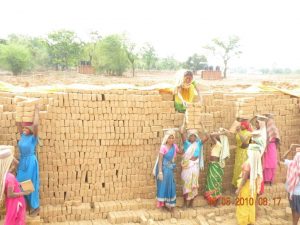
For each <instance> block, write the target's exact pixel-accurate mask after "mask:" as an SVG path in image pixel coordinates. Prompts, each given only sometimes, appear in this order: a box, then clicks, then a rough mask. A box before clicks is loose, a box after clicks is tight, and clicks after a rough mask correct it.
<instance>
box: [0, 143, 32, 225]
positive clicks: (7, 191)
mask: <svg viewBox="0 0 300 225" xmlns="http://www.w3.org/2000/svg"><path fill="white" fill-rule="evenodd" d="M13 160H14V156H13V147H11V146H1V148H0V176H1V178H0V179H1V183H0V200H2V197H3V195H4V196H5V208H6V215H5V219H4V225H25V217H26V203H25V199H24V195H27V194H29V193H28V192H23V191H21V189H20V184H19V183H18V181H17V179H16V177H15V175H14V174H13V172H14V164H13Z"/></svg>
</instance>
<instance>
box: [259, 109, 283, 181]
mask: <svg viewBox="0 0 300 225" xmlns="http://www.w3.org/2000/svg"><path fill="white" fill-rule="evenodd" d="M267 116H268V120H267V149H266V151H265V154H264V155H263V169H264V182H265V183H266V184H269V185H272V182H273V181H274V177H275V172H276V168H277V164H278V159H277V151H278V149H279V145H280V137H279V131H278V128H277V127H276V125H275V121H274V119H273V117H272V115H270V114H267Z"/></svg>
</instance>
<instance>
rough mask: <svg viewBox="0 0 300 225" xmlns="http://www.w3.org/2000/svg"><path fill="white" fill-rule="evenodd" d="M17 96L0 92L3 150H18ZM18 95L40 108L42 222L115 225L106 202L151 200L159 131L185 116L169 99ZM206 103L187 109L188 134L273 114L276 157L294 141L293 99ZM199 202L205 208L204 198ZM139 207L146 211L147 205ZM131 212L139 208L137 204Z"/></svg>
mask: <svg viewBox="0 0 300 225" xmlns="http://www.w3.org/2000/svg"><path fill="white" fill-rule="evenodd" d="M18 95H20V93H18ZM15 96H16V94H15V93H8V92H2V93H0V105H2V106H0V144H5V145H14V146H16V145H17V140H18V139H19V135H18V134H17V129H16V126H15V116H16V102H15V100H14V99H15ZM22 96H26V97H34V98H39V104H41V105H42V107H41V110H42V111H41V112H40V127H39V138H40V145H39V147H38V151H37V152H38V159H39V165H40V179H41V187H40V196H41V218H42V219H43V220H44V221H45V222H48V221H52V222H56V221H70V220H90V219H107V218H109V220H111V221H114V220H115V217H116V216H115V215H114V214H109V213H108V212H109V211H107V210H108V208H107V207H108V205H109V204H113V205H112V209H113V210H115V211H118V209H120V210H121V209H123V208H124V207H125V206H124V204H125V205H126V207H129V206H130V204H131V203H130V201H129V200H131V201H135V199H142V202H143V201H144V199H150V200H149V201H151V202H154V201H153V199H154V198H155V192H156V186H155V181H154V179H153V177H152V174H151V172H152V168H153V165H154V161H155V159H156V155H157V152H158V149H159V146H160V143H161V138H162V136H163V131H162V130H163V128H168V127H179V126H180V125H181V124H182V121H183V114H180V113H176V112H175V110H174V107H173V106H174V102H173V101H172V100H171V99H172V96H171V95H169V94H159V91H156V90H152V91H141V90H104V89H101V88H100V87H99V89H95V88H93V89H72V88H68V87H66V88H65V90H64V91H63V92H58V93H30V92H28V93H22ZM203 98H204V104H203V106H200V105H198V103H195V104H191V105H189V107H188V121H187V122H188V124H187V125H188V127H189V128H197V129H199V131H201V126H200V121H201V122H202V123H203V124H204V126H205V127H206V129H208V131H215V130H217V129H218V128H219V127H225V128H229V127H230V126H231V124H232V122H233V121H234V119H235V117H236V116H248V117H249V116H253V115H255V114H257V113H259V114H262V113H268V112H271V113H274V114H275V120H276V124H277V126H278V128H279V130H280V134H281V138H282V146H281V154H282V153H283V152H284V151H286V150H287V148H288V147H289V145H290V144H291V143H297V142H299V141H298V140H299V137H300V130H299V125H300V116H299V115H300V114H299V107H298V99H297V98H294V97H291V96H289V95H284V94H278V93H274V94H251V95H250V94H227V93H213V94H207V95H204V96H203ZM177 141H178V142H179V138H177ZM179 144H180V143H179ZM230 145H231V146H234V145H235V140H234V136H232V137H230ZM211 146H212V143H211V142H208V143H207V144H205V146H204V157H205V170H204V171H201V172H200V178H199V179H200V193H203V187H204V184H205V177H206V172H207V164H208V158H209V153H210V149H211ZM234 150H235V149H234V147H233V148H232V149H231V157H230V159H229V160H228V161H227V162H226V167H225V175H224V184H223V186H224V191H225V192H228V191H229V190H230V188H231V178H232V172H233V163H234V156H235V155H234ZM179 162H180V157H178V158H177V163H178V166H177V170H176V180H177V184H178V185H177V192H178V196H181V195H182V191H181V182H180V169H179V168H180V164H179ZM277 172H278V174H277V176H276V182H283V180H284V177H285V172H286V171H285V170H279V169H278V170H277ZM198 201H200V202H202V203H201V204H203V205H204V204H205V202H204V200H203V199H202V198H199V200H198ZM113 202H115V203H113ZM122 204H123V205H122ZM128 204H129V205H128ZM141 204H142V203H141ZM143 204H144V205H143V207H147V204H149V202H147V203H143ZM118 207H119V208H118ZM132 207H139V206H138V204H137V203H135V205H134V206H132ZM128 209H130V207H129V208H128ZM116 218H117V217H116ZM199 219H201V218H199ZM133 222H134V221H133Z"/></svg>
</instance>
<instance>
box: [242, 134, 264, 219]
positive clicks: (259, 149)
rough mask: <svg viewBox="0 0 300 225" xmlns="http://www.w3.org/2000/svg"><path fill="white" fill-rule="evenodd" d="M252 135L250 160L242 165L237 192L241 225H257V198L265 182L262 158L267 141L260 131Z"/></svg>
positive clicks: (249, 148)
mask: <svg viewBox="0 0 300 225" xmlns="http://www.w3.org/2000/svg"><path fill="white" fill-rule="evenodd" d="M252 135H253V137H252V138H251V143H250V144H249V147H248V149H247V155H248V159H247V160H246V162H244V163H243V165H242V173H241V176H240V177H241V178H240V179H239V181H238V188H237V190H236V195H237V200H236V217H237V221H238V224H239V225H248V224H254V223H255V217H256V215H255V214H256V213H255V211H256V204H255V202H256V196H257V193H260V192H261V187H262V185H261V183H262V182H263V171H262V163H261V156H262V153H263V151H264V146H265V141H264V138H263V137H262V136H261V134H260V131H255V132H253V133H252Z"/></svg>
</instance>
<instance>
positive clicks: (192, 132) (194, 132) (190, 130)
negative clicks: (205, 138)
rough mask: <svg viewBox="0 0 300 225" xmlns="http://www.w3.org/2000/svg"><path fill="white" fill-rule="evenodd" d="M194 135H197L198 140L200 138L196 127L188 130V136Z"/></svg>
mask: <svg viewBox="0 0 300 225" xmlns="http://www.w3.org/2000/svg"><path fill="white" fill-rule="evenodd" d="M192 135H195V137H196V140H199V139H200V138H199V135H198V131H197V130H196V129H189V130H188V131H187V138H188V139H189V138H190V137H191V136H192Z"/></svg>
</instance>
